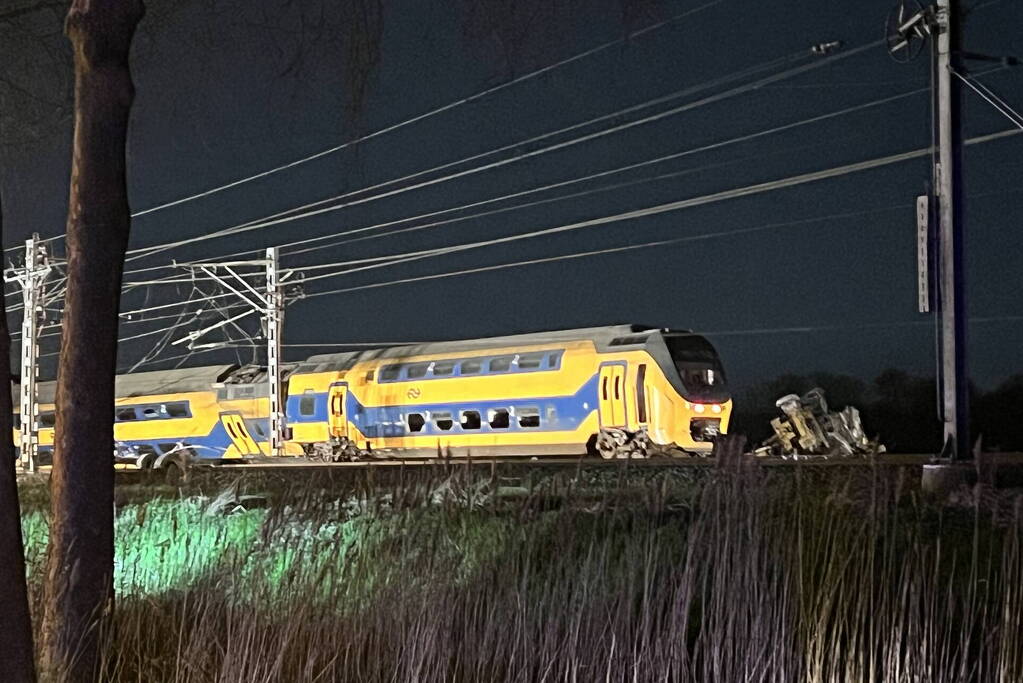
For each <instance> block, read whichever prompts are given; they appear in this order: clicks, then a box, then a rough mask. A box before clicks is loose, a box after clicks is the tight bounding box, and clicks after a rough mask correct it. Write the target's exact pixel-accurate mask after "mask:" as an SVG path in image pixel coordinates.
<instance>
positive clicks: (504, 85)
mask: <svg viewBox="0 0 1023 683" xmlns="http://www.w3.org/2000/svg"><path fill="white" fill-rule="evenodd" d="M722 2H724V0H713V1H712V2H707V3H704V4H702V5H700V6H698V7H694V8H692V9H689V10H686V11H684V12H680V13H678V14H675V15H674V16H671V17H669V18H667V19H665V20H663V21H659V22H657V23H654V24H650V25H649V26H645V27H643V28H641V29H638V30H636V31H633V32H631V33H629V34H627V35H625V36H622V37H621V38H618V39H615V40H611V41H608V42H606V43H603V44H601V45H598V46H597V47H594V48H590V49H589V50H585V51H583V52H580V53H578V54H576V55H573V56H571V57H568V58H566V59H562V60H560V61H557V62H554V63H553V64H548V65H547V66H544V67H541V68H539V69H536V70H535V71H531V72H529V73H527V74H523V75H521V76H517V77H516V78H513V79H511V80H510V81H506V82H504V83H500V84H498V85H495V86H492V87H490V88H486V89H485V90H481V91H480V92H477V93H475V94H473V95H469V96H468V97H463V98H461V99H459V100H455V101H454V102H449V103H448V104H445V105H443V106H440V107H437V108H436V109H431V110H430V111H427V112H424V113H422V114H418V115H416V116H413V117H412V118H410V119H406V120H404V121H401V122H400V123H395V124H393V125H390V126H387V127H386V128H381V129H380V130H377V131H374V132H372V133H368V134H366V135H363V136H360V137H358V138H355V139H354V140H349V141H348V142H344V143H341V144H339V145H334V146H333V147H328V148H326V149H323V150H320V151H319V152H315V153H313V154H310V155H308V156H305V157H302V158H301V159H295V160H294V161H289V162H288V163H285V164H281V165H280V166H275V167H274V168H270V169H267V170H265V171H260V172H259V173H254V174H252V175H250V176H246V177H244V178H239V179H237V180H233V181H231V182H228V183H224V184H223V185H217V186H215V187H212V188H210V189H208V190H204V191H202V192H196V193H195V194H191V195H187V196H185V197H181V198H179V199H175V200H172V201H169V202H164V203H162V204H157V205H156V206H151V207H149V208H147V209H142V210H141V211H136V212H135V213H133V214H132V218H136V217H138V216H144V215H146V214H150V213H154V212H156V211H160V210H162V209H167V208H170V207H172V206H178V205H180V204H184V203H186V202H190V201H193V200H196V199H202V198H204V197H209V196H211V195H214V194H217V193H218V192H223V191H224V190H229V189H231V188H234V187H238V186H240V185H244V184H246V183H249V182H252V181H254V180H259V179H261V178H266V177H268V176H271V175H274V174H276V173H280V172H281V171H286V170H288V169H291V168H295V167H297V166H301V165H302V164H306V163H308V162H310V161H314V160H316V159H320V158H322V157H325V156H328V155H331V154H334V153H336V152H340V151H341V150H343V149H345V148H347V147H351V146H353V145H357V144H359V143H361V142H366V141H367V140H372V139H373V138H377V137H380V136H382V135H386V134H388V133H393V132H394V131H396V130H400V129H402V128H404V127H406V126H410V125H412V124H414V123H419V122H420V121H425V120H426V119H429V118H431V117H434V116H436V115H438V114H442V113H444V112H447V111H451V110H452V109H456V108H458V107H461V106H462V105H465V104H470V103H472V102H475V101H477V100H480V99H483V98H484V97H487V96H489V95H493V94H494V93H497V92H500V91H501V90H504V89H506V88H510V87H512V86H514V85H518V84H519V83H524V82H525V81H529V80H532V79H534V78H536V77H538V76H543V75H544V74H547V73H550V72H551V71H554V70H555V69H559V68H561V67H563V66H567V65H569V64H573V63H575V62H578V61H580V60H582V59H585V58H587V57H591V56H593V55H595V54H598V53H600V52H603V51H605V50H607V49H609V48H612V47H614V46H616V45H621V44H623V43H626V42H628V41H630V40H635V39H636V38H639V37H640V36H643V35H645V34H647V33H651V32H653V31H656V30H657V29H659V28H662V27H664V26H668V25H669V24H673V23H675V22H677V21H679V20H681V19H684V18H686V17H688V16H691V15H693V14H696V13H698V12H702V11H703V10H706V9H710V8H711V7H714V6H715V5H720V4H721V3H722Z"/></svg>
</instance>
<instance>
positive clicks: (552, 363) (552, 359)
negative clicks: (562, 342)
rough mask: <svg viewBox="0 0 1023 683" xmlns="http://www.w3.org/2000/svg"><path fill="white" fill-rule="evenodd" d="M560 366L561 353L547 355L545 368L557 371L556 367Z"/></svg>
mask: <svg viewBox="0 0 1023 683" xmlns="http://www.w3.org/2000/svg"><path fill="white" fill-rule="evenodd" d="M560 365H561V351H555V352H553V353H548V354H547V367H548V368H550V369H551V370H557V369H558V366H560Z"/></svg>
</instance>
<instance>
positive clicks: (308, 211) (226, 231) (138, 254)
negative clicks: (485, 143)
mask: <svg viewBox="0 0 1023 683" xmlns="http://www.w3.org/2000/svg"><path fill="white" fill-rule="evenodd" d="M882 42H884V41H883V40H882V41H874V42H873V43H869V44H867V45H861V46H859V47H857V48H853V49H850V50H847V51H844V52H838V53H835V54H832V55H829V56H827V57H823V58H819V59H817V60H816V61H813V62H811V63H809V64H804V65H801V66H798V67H791V68H788V69H785V70H784V71H782V72H780V73H777V74H773V75H771V76H767V77H764V78H760V79H758V80H756V81H753V82H751V83H746V84H743V85H740V86H737V87H735V88H730V89H728V90H725V91H723V92H719V93H715V94H713V95H709V96H707V97H704V98H702V99H699V100H696V101H693V102H687V103H685V104H682V105H679V106H677V107H672V108H671V109H667V110H664V111H661V112H658V113H656V114H651V115H648V116H644V117H642V118H640V119H636V120H633V121H628V122H625V123H621V124H618V125H614V126H612V127H610V128H606V129H602V130H598V131H595V132H592V133H588V134H585V135H582V136H580V137H576V138H571V139H569V140H563V141H561V142H557V143H553V144H550V145H547V146H544V147H540V148H538V149H535V150H531V151H529V152H524V153H519V154H517V155H515V156H513V157H509V158H505V159H499V160H497V161H493V162H490V163H487V164H483V165H481V166H475V167H472V168H468V169H463V170H461V171H456V172H454V173H450V174H447V175H444V176H440V177H437V178H433V179H430V180H425V181H421V182H418V183H414V184H412V185H407V186H404V187H399V188H396V189H392V190H388V191H386V192H380V193H377V194H374V195H370V196H368V197H361V198H359V199H354V200H351V201H347V202H342V203H340V204H336V205H332V206H327V207H322V205H323V204H327V203H329V202H333V201H339V200H344V199H348V198H350V197H352V196H354V195H358V194H361V193H364V192H371V191H374V190H379V189H381V188H384V187H387V186H390V185H394V184H397V183H400V182H404V181H408V180H414V179H416V178H419V177H422V176H424V175H427V174H430V173H434V172H437V171H441V170H446V169H448V168H451V167H453V166H458V165H461V164H464V163H469V162H472V161H478V160H480V159H483V158H486V157H489V156H492V155H495V154H499V153H501V152H505V151H509V150H514V149H516V148H520V147H522V146H523V145H529V144H532V143H535V142H538V141H541V140H545V139H547V138H550V137H553V136H556V135H559V134H562V133H566V132H570V131H572V130H577V129H579V128H582V127H586V126H589V125H593V124H596V123H600V122H603V121H607V120H611V119H617V118H619V117H621V116H623V115H626V114H629V113H633V112H635V111H639V110H641V109H644V108H648V107H650V106H654V105H656V104H660V103H664V102H666V101H669V100H672V99H678V98H681V97H685V96H688V95H692V94H696V93H697V92H700V91H703V90H707V89H709V88H712V87H716V86H718V85H724V84H726V83H728V82H731V81H735V80H739V79H742V78H746V77H748V76H750V75H752V74H755V73H757V72H760V71H764V70H766V69H767V68H770V67H772V66H775V65H777V64H778V63H784V62H791V61H796V60H798V59H805V58H806V53H805V51H800V52H797V53H793V54H791V55H789V56H787V57H781V58H777V59H774V60H770V62H767V63H765V64H762V65H758V66H755V67H750V68H747V69H744V70H742V71H739V72H735V73H732V74H728V75H726V76H723V77H720V78H718V79H714V80H712V81H707V82H705V83H701V84H699V85H696V86H692V87H690V88H686V89H684V90H680V91H677V92H675V93H671V94H670V95H666V96H663V97H659V98H656V99H654V100H650V101H647V102H644V103H641V104H639V105H634V106H631V107H627V108H625V109H622V110H619V111H616V112H612V113H610V114H605V115H602V116H599V117H596V118H593V119H589V120H587V121H583V122H581V123H577V124H573V125H571V126H567V127H564V128H561V129H558V130H556V131H551V132H548V133H544V134H541V135H538V136H534V137H532V138H529V139H528V140H522V141H519V142H516V143H513V144H510V145H504V146H502V147H498V148H496V149H492V150H489V151H487V152H481V153H479V154H475V155H472V156H469V157H465V158H463V159H460V160H457V161H453V162H449V163H446V164H442V165H440V166H435V167H433V168H430V169H426V170H423V171H418V172H416V173H412V174H409V175H406V176H403V177H400V178H395V179H392V180H388V181H385V182H382V183H378V184H376V185H372V186H369V187H365V188H361V189H358V190H352V191H350V192H346V193H344V194H340V195H336V196H334V197H329V198H326V199H322V200H319V201H316V202H312V203H310V204H306V205H303V206H299V207H295V208H293V209H288V210H286V211H282V212H278V213H276V214H272V215H270V216H266V217H264V218H261V219H257V220H255V221H249V222H248V223H243V224H240V225H236V226H232V227H228V228H223V229H220V230H217V231H214V232H212V233H207V234H205V235H199V236H196V237H191V238H186V239H183V240H176V241H173V242H165V243H162V244H157V245H152V246H149V247H140V248H138V249H134V250H132V251H131V252H129V253H131V254H132V256H131V257H129V258H128V259H127V260H128V261H133V260H137V259H139V258H145V257H147V256H151V255H153V254H155V253H159V252H162V251H166V250H168V249H173V248H176V247H180V246H185V245H188V244H194V243H197V242H204V241H207V240H211V239H217V238H220V237H225V236H228V235H234V234H238V233H241V232H248V231H252V230H257V229H262V228H266V227H270V226H273V225H279V224H281V223H286V222H290V221H294V220H300V219H304V218H308V217H310V216H316V215H320V214H323V213H327V212H332V211H338V210H340V209H343V208H346V207H349V206H355V205H359V204H363V203H366V202H369V201H375V200H378V199H384V198H386V197H391V196H394V195H397V194H402V193H405V192H409V191H411V190H416V189H421V188H423V187H428V186H431V185H435V184H438V183H442V182H447V181H449V180H454V179H457V178H461V177H465V176H468V175H472V174H476V173H480V172H483V171H487V170H491V169H494V168H498V167H502V166H505V165H508V164H511V163H515V162H518V161H522V160H524V159H529V158H533V157H535V156H538V155H541V154H546V153H549V152H552V151H556V150H560V149H565V148H567V147H570V146H573V145H577V144H580V143H582V142H587V141H589V140H594V139H597V138H600V137H604V136H606V135H610V134H612V133H617V132H620V131H622V130H627V129H630V128H633V127H636V126H639V125H644V124H647V123H651V122H654V121H659V120H661V119H664V118H667V117H669V116H674V115H677V114H680V113H683V112H686V111H691V110H693V109H697V108H699V107H703V106H706V105H709V104H713V103H717V102H721V101H724V100H727V99H729V98H732V97H736V96H738V95H741V94H744V93H746V92H750V91H752V90H756V89H758V88H762V87H764V86H766V85H769V84H771V83H775V82H777V81H781V80H784V79H786V78H791V77H793V76H796V75H799V74H802V73H805V72H807V71H810V70H812V69H817V68H821V67H822V66H824V65H826V64H830V63H832V62H834V61H837V60H840V59H847V58H849V57H852V56H854V55H857V54H860V53H862V52H864V51H866V50H868V49H871V48H874V47H876V46H877V45H879V44H880V43H882ZM317 206H320V207H321V208H315V209H314V208H313V207H317ZM294 212H300V213H297V214H295V215H288V214H293V213H294Z"/></svg>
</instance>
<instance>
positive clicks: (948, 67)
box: [934, 0, 970, 460]
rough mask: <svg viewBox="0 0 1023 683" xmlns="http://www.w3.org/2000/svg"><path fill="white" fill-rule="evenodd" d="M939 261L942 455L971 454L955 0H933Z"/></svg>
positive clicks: (959, 67) (958, 36)
mask: <svg viewBox="0 0 1023 683" xmlns="http://www.w3.org/2000/svg"><path fill="white" fill-rule="evenodd" d="M935 18H936V20H937V24H938V37H937V64H936V73H935V80H936V83H937V114H938V116H937V119H938V120H937V127H938V163H937V165H936V168H935V169H934V176H935V178H934V181H935V182H934V187H935V190H936V191H937V193H938V197H937V199H938V215H939V219H938V235H939V238H938V245H939V253H938V263H939V272H940V277H941V279H940V286H939V290H938V291H939V296H940V306H941V380H942V381H941V387H942V407H943V410H942V421H943V423H944V443H945V446H944V450H943V455H947V456H950V457H951V458H952V459H954V460H965V459H968V458H969V457H970V419H969V415H970V403H969V401H970V393H969V373H968V371H967V359H966V343H967V338H966V272H965V268H964V265H965V264H964V261H965V259H964V251H965V247H966V244H965V239H964V211H963V197H962V178H963V137H962V121H961V117H962V111H961V99H962V86H961V84H960V82H959V80H958V79H955V78H953V77H952V74H953V70H955V71H960V72H963V71H965V70H964V69H963V68H962V65H961V63H960V62H961V59H962V58H961V54H962V51H963V46H962V26H961V14H960V9H959V0H937V13H936V17H935Z"/></svg>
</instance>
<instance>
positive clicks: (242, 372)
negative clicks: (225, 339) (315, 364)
mask: <svg viewBox="0 0 1023 683" xmlns="http://www.w3.org/2000/svg"><path fill="white" fill-rule="evenodd" d="M261 378H262V381H260V380H261ZM55 392H56V382H40V383H39V385H38V397H39V413H38V425H39V428H38V432H37V433H38V439H39V442H38V443H39V448H38V451H39V459H38V462H37V463H36V464H37V465H38V466H40V467H43V468H45V467H47V466H49V465H50V463H51V460H52V457H53V429H54V425H55V423H56V416H55V413H54V405H53V401H54V396H55ZM267 393H268V392H267V390H266V382H265V371H263V370H261V369H259V368H251V367H239V366H237V365H214V366H203V367H195V368H182V369H177V370H161V371H156V372H138V373H131V374H124V375H118V376H117V377H116V379H115V383H114V396H115V400H114V463H115V466H116V467H122V468H123V467H131V468H138V469H150V468H153V469H162V468H169V467H177V468H184V467H186V466H188V465H189V464H192V463H220V462H232V461H235V462H237V461H241V460H244V459H249V458H255V457H260V456H266V455H269V448H268V445H267V441H268V439H267V434H268V426H267V418H266V415H267V414H268V410H269V407H268V406H269V401H268V399H267ZM15 407H17V403H15ZM17 425H18V419H17V415H16V416H15V429H17ZM14 442H15V444H17V443H18V442H19V437H18V434H17V432H15V435H14ZM299 452H300V451H299Z"/></svg>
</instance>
